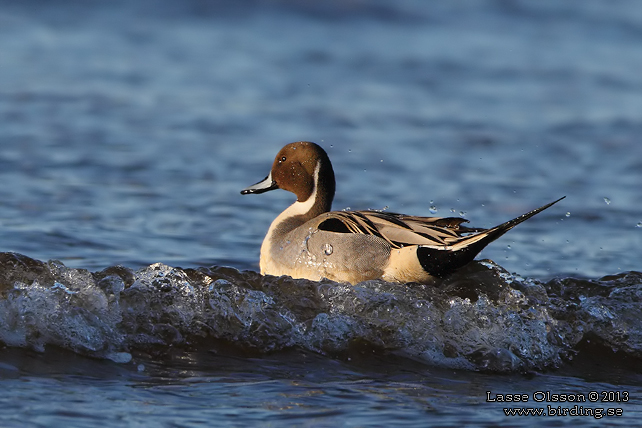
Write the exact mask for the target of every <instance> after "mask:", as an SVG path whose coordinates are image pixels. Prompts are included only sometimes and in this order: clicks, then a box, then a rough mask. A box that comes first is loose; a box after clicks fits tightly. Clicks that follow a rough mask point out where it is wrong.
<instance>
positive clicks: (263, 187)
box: [241, 174, 279, 195]
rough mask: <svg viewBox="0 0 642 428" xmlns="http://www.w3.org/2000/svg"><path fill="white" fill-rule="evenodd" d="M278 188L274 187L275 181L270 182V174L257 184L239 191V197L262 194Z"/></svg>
mask: <svg viewBox="0 0 642 428" xmlns="http://www.w3.org/2000/svg"><path fill="white" fill-rule="evenodd" d="M278 188H279V186H277V185H276V181H274V180H272V174H270V175H268V176H267V177H265V179H263V180H261V181H259V182H258V183H256V184H253V185H251V186H250V187H246V188H245V189H243V190H241V195H249V194H250V193H263V192H267V191H270V190H274V189H278Z"/></svg>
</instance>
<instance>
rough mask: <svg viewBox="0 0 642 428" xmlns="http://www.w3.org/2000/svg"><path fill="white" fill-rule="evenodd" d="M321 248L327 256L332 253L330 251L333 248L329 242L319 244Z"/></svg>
mask: <svg viewBox="0 0 642 428" xmlns="http://www.w3.org/2000/svg"><path fill="white" fill-rule="evenodd" d="M321 249H322V250H323V254H325V255H326V256H329V255H330V254H332V251H333V250H334V249H333V248H332V245H330V244H323V245H322V246H321Z"/></svg>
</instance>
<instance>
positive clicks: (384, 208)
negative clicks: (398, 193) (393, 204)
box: [381, 205, 390, 211]
mask: <svg viewBox="0 0 642 428" xmlns="http://www.w3.org/2000/svg"><path fill="white" fill-rule="evenodd" d="M388 208H390V207H389V206H388V205H386V206H385V207H383V209H382V210H381V211H385V210H387V209H388Z"/></svg>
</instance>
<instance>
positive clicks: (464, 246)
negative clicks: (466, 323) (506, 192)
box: [417, 196, 566, 276]
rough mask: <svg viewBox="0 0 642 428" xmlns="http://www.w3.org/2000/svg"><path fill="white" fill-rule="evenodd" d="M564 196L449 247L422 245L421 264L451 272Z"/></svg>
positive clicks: (434, 272) (439, 271)
mask: <svg viewBox="0 0 642 428" xmlns="http://www.w3.org/2000/svg"><path fill="white" fill-rule="evenodd" d="M564 198H566V196H563V197H561V198H559V199H558V200H556V201H553V202H551V203H548V204H546V205H544V206H541V207H539V208H537V209H534V210H533V211H530V212H527V213H526V214H522V215H520V216H519V217H517V218H514V219H512V220H509V221H507V222H505V223H502V224H500V225H499V226H495V227H493V228H491V229H487V230H484V231H482V232H479V233H477V234H475V235H471V236H467V237H465V238H462V239H461V240H459V241H457V242H456V243H454V244H452V245H450V246H448V247H443V248H431V247H425V246H423V247H422V246H420V247H418V248H417V257H418V258H419V261H420V263H421V266H422V267H423V268H424V269H425V270H426V272H428V273H430V274H431V275H434V276H443V275H446V274H448V273H451V272H453V271H454V270H456V269H458V268H460V267H462V266H463V265H465V264H467V263H468V262H470V261H472V260H473V259H474V258H475V256H477V254H479V252H480V251H481V250H483V249H484V247H486V245H488V244H490V243H491V242H493V241H494V240H496V239H497V238H499V237H500V236H502V235H503V234H504V233H506V232H508V231H509V230H511V229H512V228H513V227H515V226H517V225H518V224H520V223H522V222H524V221H526V220H528V219H529V218H531V217H533V216H534V215H537V214H539V213H541V212H542V211H544V210H545V209H547V208H549V207H551V206H552V205H555V204H556V203H558V202H559V201H561V200H562V199H564Z"/></svg>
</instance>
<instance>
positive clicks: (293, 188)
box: [241, 141, 564, 284]
mask: <svg viewBox="0 0 642 428" xmlns="http://www.w3.org/2000/svg"><path fill="white" fill-rule="evenodd" d="M274 189H284V190H288V191H290V192H292V193H294V194H295V195H296V197H297V200H296V202H295V203H294V204H292V205H291V206H290V207H289V208H287V209H286V210H285V211H283V212H282V213H281V214H280V215H279V216H278V217H277V218H276V219H275V220H274V221H273V222H272V225H271V226H270V228H269V230H268V232H267V235H266V236H265V239H264V240H263V244H262V245H261V259H260V266H261V273H262V274H263V275H276V276H281V275H289V276H291V277H293V278H307V279H310V280H313V281H318V280H320V279H321V278H328V279H331V280H333V281H338V282H349V283H351V284H356V283H359V282H361V281H366V280H371V279H379V278H380V279H383V280H385V281H389V282H404V283H405V282H421V283H425V282H428V281H429V280H431V278H432V277H441V276H444V275H447V274H449V273H451V272H453V271H454V270H456V269H458V268H460V267H462V266H464V265H465V264H467V263H469V262H470V261H472V260H473V259H474V258H475V256H476V255H477V254H478V253H479V252H480V251H481V250H482V249H483V248H484V247H485V246H486V245H488V244H489V243H490V242H492V241H494V240H495V239H497V238H499V237H500V236H502V235H503V234H504V233H506V232H507V231H508V230H510V229H512V228H513V227H515V226H516V225H518V224H519V223H521V222H523V221H525V220H527V219H529V218H531V217H532V216H534V215H535V214H537V213H539V212H541V211H543V210H545V209H546V208H548V207H550V206H551V205H553V204H555V203H556V202H559V201H560V200H561V199H564V198H560V199H558V200H557V201H555V202H551V203H549V204H547V205H544V206H543V207H540V208H537V209H536V210H533V211H531V212H529V213H526V214H524V215H521V216H519V217H517V218H515V219H513V220H510V221H507V222H506V223H503V224H500V225H499V226H496V227H493V228H491V229H479V228H470V227H466V226H462V225H461V224H462V223H466V222H468V221H467V220H465V219H463V218H458V217H449V218H440V217H416V216H410V215H403V214H395V213H391V212H381V211H330V209H331V206H332V199H333V198H334V191H335V180H334V171H333V169H332V164H331V163H330V159H329V158H328V155H327V154H326V152H325V151H324V150H323V149H322V148H321V147H320V146H318V145H317V144H314V143H310V142H305V141H300V142H296V143H291V144H288V145H286V146H285V147H283V148H282V149H281V151H280V152H279V154H277V155H276V158H275V159H274V163H273V164H272V170H271V171H270V173H269V174H268V176H267V177H266V178H265V179H264V180H262V181H260V182H258V183H256V184H254V185H253V186H250V187H247V188H246V189H243V190H242V191H241V194H243V195H247V194H250V193H263V192H267V191H269V190H274Z"/></svg>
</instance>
